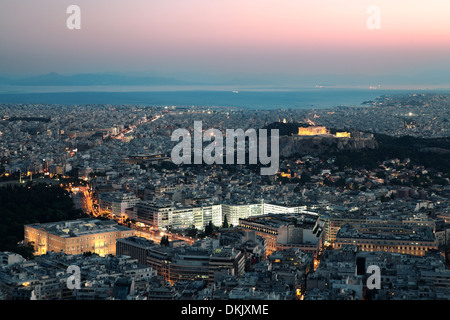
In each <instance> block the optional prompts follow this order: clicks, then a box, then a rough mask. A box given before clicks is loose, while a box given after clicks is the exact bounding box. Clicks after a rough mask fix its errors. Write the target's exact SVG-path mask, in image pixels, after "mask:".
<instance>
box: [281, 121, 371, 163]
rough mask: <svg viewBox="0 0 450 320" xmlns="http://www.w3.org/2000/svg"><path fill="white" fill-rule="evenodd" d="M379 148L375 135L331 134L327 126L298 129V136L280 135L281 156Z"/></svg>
mask: <svg viewBox="0 0 450 320" xmlns="http://www.w3.org/2000/svg"><path fill="white" fill-rule="evenodd" d="M376 147H377V142H376V140H375V138H374V137H373V134H370V133H363V132H359V131H355V132H352V133H350V132H346V131H337V132H336V133H334V134H332V133H330V130H329V129H327V128H326V127H325V126H308V127H303V126H299V127H298V133H297V134H291V135H284V134H282V133H280V155H281V156H286V157H289V156H292V155H293V154H295V153H298V154H320V153H322V152H323V151H325V150H330V149H332V150H336V151H337V150H357V149H364V148H370V149H374V148H376Z"/></svg>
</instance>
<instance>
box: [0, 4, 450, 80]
mask: <svg viewBox="0 0 450 320" xmlns="http://www.w3.org/2000/svg"><path fill="white" fill-rule="evenodd" d="M71 4H75V5H78V6H79V7H80V8H81V30H69V29H68V28H67V27H66V20H67V18H68V17H69V14H67V13H66V9H67V7H68V6H69V5H71ZM372 5H375V6H377V7H378V8H379V9H380V18H381V19H380V22H381V29H379V30H370V29H369V28H368V27H367V24H366V23H367V20H368V19H369V17H370V16H371V14H369V13H367V9H368V7H370V6H372ZM0 43H1V50H0V75H29V74H41V73H48V72H58V73H62V74H73V73H87V72H89V73H95V72H143V73H145V72H149V73H151V72H153V73H159V74H171V75H175V74H178V73H179V74H181V73H191V72H198V73H205V74H231V73H242V74H249V75H257V74H270V73H277V74H296V75H305V76H307V75H313V74H314V75H320V74H358V75H369V76H370V75H384V74H391V73H396V74H400V73H402V74H405V73H410V74H420V73H423V72H425V73H426V72H434V71H435V72H437V73H439V72H441V73H442V75H444V74H445V73H448V72H449V71H450V1H448V0H427V1H423V0H395V1H392V0H370V1H368V0H340V1H338V0H128V1H125V0H72V1H66V0H58V1H54V0H39V1H36V0H20V1H17V0H2V1H1V3H0ZM449 82H450V81H449Z"/></svg>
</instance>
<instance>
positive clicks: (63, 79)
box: [0, 72, 270, 86]
mask: <svg viewBox="0 0 450 320" xmlns="http://www.w3.org/2000/svg"><path fill="white" fill-rule="evenodd" d="M0 84H9V85H15V86H111V85H123V86H140V85H150V86H151V85H154V86H164V85H166V86H167V85H170V86H177V85H180V86H186V85H247V84H259V85H264V84H270V82H269V81H264V80H260V79H248V78H245V79H231V80H223V81H213V82H209V81H187V80H178V79H175V78H172V77H161V76H129V75H122V74H96V73H85V74H76V75H61V74H59V73H55V72H51V73H48V74H43V75H38V76H33V77H25V78H21V79H10V78H7V77H0Z"/></svg>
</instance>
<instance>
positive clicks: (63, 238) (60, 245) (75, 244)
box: [24, 218, 135, 256]
mask: <svg viewBox="0 0 450 320" xmlns="http://www.w3.org/2000/svg"><path fill="white" fill-rule="evenodd" d="M24 228H25V230H24V233H25V235H24V238H25V242H26V243H28V242H33V243H34V248H35V253H34V254H35V255H42V254H46V253H47V252H51V251H53V252H65V253H67V254H71V255H75V254H81V253H84V252H93V253H97V254H99V255H101V256H104V255H108V254H115V253H116V240H117V239H120V238H126V237H131V236H134V233H135V231H134V230H133V229H130V228H126V227H123V226H121V225H118V224H117V223H116V222H114V221H111V220H106V221H103V220H97V219H90V218H87V219H78V220H71V221H61V222H50V223H35V224H29V225H25V227H24Z"/></svg>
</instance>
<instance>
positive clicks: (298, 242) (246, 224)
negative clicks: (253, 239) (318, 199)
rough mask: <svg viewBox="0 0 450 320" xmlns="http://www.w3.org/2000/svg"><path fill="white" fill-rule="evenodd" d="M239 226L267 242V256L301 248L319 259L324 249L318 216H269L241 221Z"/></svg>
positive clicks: (321, 228)
mask: <svg viewBox="0 0 450 320" xmlns="http://www.w3.org/2000/svg"><path fill="white" fill-rule="evenodd" d="M239 226H240V227H241V228H243V229H247V230H254V231H255V232H256V235H258V236H260V237H263V238H265V239H266V240H267V254H268V255H270V254H271V253H272V252H273V251H278V250H285V249H289V248H299V249H301V250H302V251H304V252H309V253H313V254H314V257H317V256H318V254H319V251H320V249H321V247H322V242H323V238H322V233H323V232H322V231H323V226H322V225H321V221H320V220H319V219H318V217H317V216H314V215H313V216H311V215H308V214H283V215H280V214H267V215H262V216H258V217H253V218H248V219H240V220H239Z"/></svg>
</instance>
